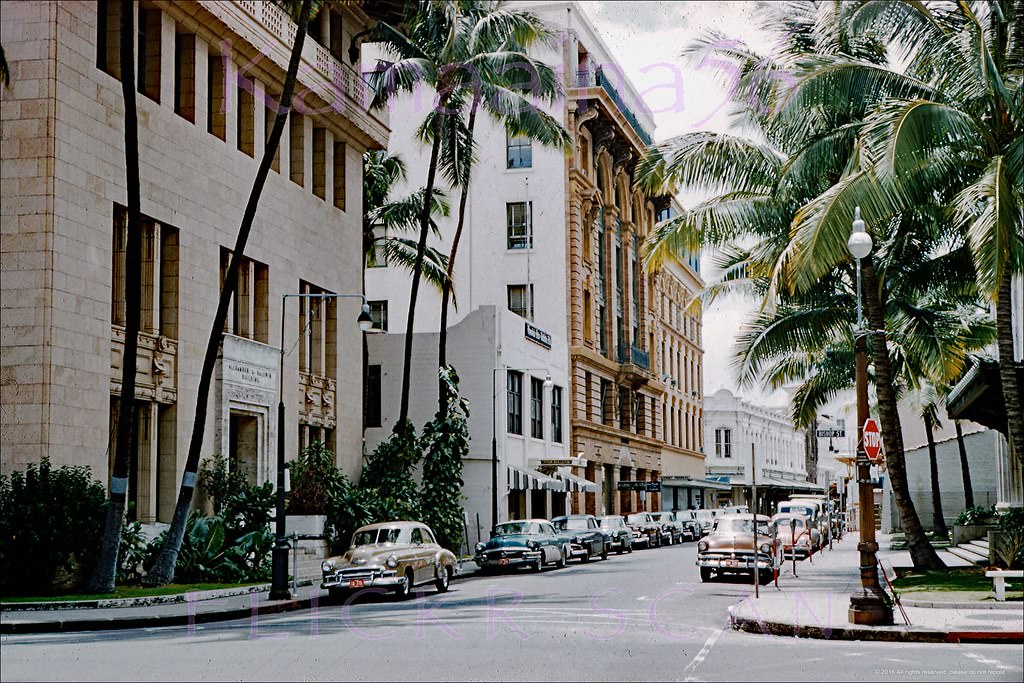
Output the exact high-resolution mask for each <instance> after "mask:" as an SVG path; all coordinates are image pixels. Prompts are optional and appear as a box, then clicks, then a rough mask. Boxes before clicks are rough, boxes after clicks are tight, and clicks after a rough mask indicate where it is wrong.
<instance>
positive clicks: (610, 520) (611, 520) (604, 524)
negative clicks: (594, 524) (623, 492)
mask: <svg viewBox="0 0 1024 683" xmlns="http://www.w3.org/2000/svg"><path fill="white" fill-rule="evenodd" d="M617 526H619V520H618V518H616V517H605V518H604V519H602V520H601V528H602V529H614V528H615V527H617Z"/></svg>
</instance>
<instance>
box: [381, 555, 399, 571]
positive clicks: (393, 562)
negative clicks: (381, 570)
mask: <svg viewBox="0 0 1024 683" xmlns="http://www.w3.org/2000/svg"><path fill="white" fill-rule="evenodd" d="M384 564H386V565H387V566H388V567H390V568H391V569H394V568H395V567H397V566H398V558H397V557H395V556H394V555H388V559H387V560H385V561H384Z"/></svg>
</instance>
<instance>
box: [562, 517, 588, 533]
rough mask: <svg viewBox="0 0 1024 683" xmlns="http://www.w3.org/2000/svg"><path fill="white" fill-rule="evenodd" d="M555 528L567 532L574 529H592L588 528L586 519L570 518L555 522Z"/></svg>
mask: <svg viewBox="0 0 1024 683" xmlns="http://www.w3.org/2000/svg"><path fill="white" fill-rule="evenodd" d="M555 528H557V529H561V530H562V531H566V530H572V529H589V528H590V527H588V526H587V518H586V517H569V518H567V519H560V520H558V521H557V522H555Z"/></svg>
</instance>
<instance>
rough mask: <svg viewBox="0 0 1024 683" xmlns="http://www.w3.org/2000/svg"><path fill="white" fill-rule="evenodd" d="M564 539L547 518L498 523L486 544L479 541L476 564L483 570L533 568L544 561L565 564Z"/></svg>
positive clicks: (539, 566)
mask: <svg viewBox="0 0 1024 683" xmlns="http://www.w3.org/2000/svg"><path fill="white" fill-rule="evenodd" d="M567 557H568V556H567V554H566V553H565V552H564V549H563V545H562V539H561V537H560V536H559V535H558V533H557V532H556V531H555V529H554V527H552V526H551V522H549V521H547V520H546V519H517V520H513V521H511V522H504V523H502V524H499V525H498V526H496V527H495V528H494V531H493V532H491V538H490V540H489V541H487V542H486V543H477V544H476V556H475V557H474V559H475V560H476V563H477V565H478V566H479V567H480V568H481V569H484V570H492V569H499V568H500V569H505V568H511V567H532V568H533V569H534V570H535V571H538V572H539V571H540V570H541V569H543V567H544V565H545V564H549V563H554V564H555V565H556V566H558V567H564V566H565V561H566V559H567Z"/></svg>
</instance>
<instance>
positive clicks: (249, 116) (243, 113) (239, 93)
mask: <svg viewBox="0 0 1024 683" xmlns="http://www.w3.org/2000/svg"><path fill="white" fill-rule="evenodd" d="M239 80H240V81H241V80H242V79H241V78H239ZM249 87H252V86H251V85H250V86H249ZM235 92H236V97H235V107H236V114H237V116H236V123H237V131H236V132H237V136H238V151H239V152H242V153H243V154H248V155H249V156H251V157H252V156H255V155H256V146H255V145H256V140H255V136H256V122H255V120H254V119H255V111H254V107H255V104H256V103H255V102H254V98H253V96H252V93H251V92H250V91H249V89H248V88H246V87H245V86H243V85H242V83H241V82H240V83H239V84H238V88H236V90H235Z"/></svg>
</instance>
